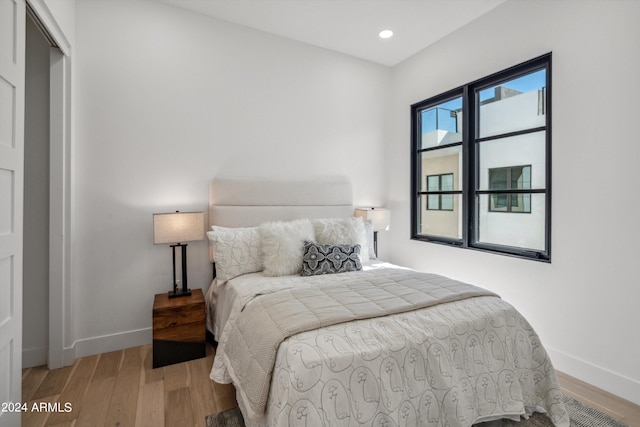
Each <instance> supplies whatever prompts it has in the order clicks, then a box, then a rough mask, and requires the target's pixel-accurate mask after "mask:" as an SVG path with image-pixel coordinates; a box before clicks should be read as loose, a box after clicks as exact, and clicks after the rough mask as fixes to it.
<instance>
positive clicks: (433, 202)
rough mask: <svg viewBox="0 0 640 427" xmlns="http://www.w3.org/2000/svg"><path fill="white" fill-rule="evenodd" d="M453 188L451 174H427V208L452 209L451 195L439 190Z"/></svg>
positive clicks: (435, 209) (433, 209)
mask: <svg viewBox="0 0 640 427" xmlns="http://www.w3.org/2000/svg"><path fill="white" fill-rule="evenodd" d="M451 190H453V174H452V173H446V174H441V175H429V176H428V177H427V193H428V196H427V209H428V210H431V211H452V210H453V195H451V194H442V193H440V191H451Z"/></svg>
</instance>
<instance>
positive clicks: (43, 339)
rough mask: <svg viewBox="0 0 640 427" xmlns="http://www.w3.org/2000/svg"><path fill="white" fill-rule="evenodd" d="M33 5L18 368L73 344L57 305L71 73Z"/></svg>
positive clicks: (63, 290) (61, 295) (65, 227)
mask: <svg viewBox="0 0 640 427" xmlns="http://www.w3.org/2000/svg"><path fill="white" fill-rule="evenodd" d="M34 6H36V9H37V6H38V4H37V3H36V4H33V5H32V4H30V3H29V2H27V4H26V15H27V17H26V30H25V33H26V37H25V122H24V123H25V125H24V128H25V129H24V136H25V137H24V141H25V144H24V165H25V171H24V214H23V222H24V224H23V228H24V232H23V265H24V267H23V272H24V273H23V304H22V306H23V310H22V320H23V322H22V323H23V325H22V326H23V328H22V362H23V368H27V367H32V366H40V365H45V364H46V365H48V367H49V368H50V369H55V368H60V367H62V366H65V365H69V364H71V363H73V360H74V358H75V357H74V354H73V351H70V352H68V353H69V354H68V357H66V358H65V337H66V338H67V339H69V337H70V335H71V334H70V333H69V331H68V329H69V327H70V323H71V313H69V312H68V310H67V311H66V312H65V310H64V307H65V306H66V307H69V300H70V293H69V277H68V275H69V270H70V269H69V251H70V246H69V229H70V218H69V212H70V186H71V182H70V163H71V162H70V160H71V154H70V128H71V120H70V117H71V114H70V112H71V105H70V87H71V77H70V61H69V57H68V56H67V55H65V53H63V51H62V50H61V49H60V48H59V47H58V45H57V44H56V41H55V40H56V39H54V37H53V36H52V35H51V34H50V33H49V31H48V29H47V26H46V25H45V24H43V22H42V21H41V20H40V19H39V15H38V13H36V11H35V10H34V9H33V7H34ZM44 12H45V11H43V10H41V11H40V13H41V14H42V13H44ZM45 15H46V14H45ZM45 21H46V22H51V19H50V16H46V18H45ZM58 37H60V35H58ZM64 41H66V40H64ZM65 46H67V44H65ZM65 51H66V52H68V46H67V49H65ZM70 347H71V346H70Z"/></svg>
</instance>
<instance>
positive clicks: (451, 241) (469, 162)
mask: <svg viewBox="0 0 640 427" xmlns="http://www.w3.org/2000/svg"><path fill="white" fill-rule="evenodd" d="M543 69H544V70H546V73H545V78H546V85H545V87H544V91H543V96H544V103H543V106H544V114H545V124H544V126H539V127H535V128H529V129H524V130H518V131H511V132H504V133H500V134H497V135H490V136H485V137H479V126H480V124H479V119H478V117H479V108H480V104H481V103H480V101H479V99H477V97H476V94H477V93H479V92H480V91H481V90H483V89H487V88H490V87H493V86H496V85H499V84H500V83H503V82H506V81H510V80H514V79H517V78H519V77H522V76H524V75H527V74H531V73H533V72H536V71H540V70H543ZM551 76H552V68H551V53H547V54H544V55H541V56H539V57H537V58H535V59H532V60H530V61H526V62H523V63H521V64H518V65H515V66H513V67H510V68H507V69H505V70H502V71H499V72H497V73H494V74H492V75H489V76H487V77H484V78H482V79H479V80H476V81H474V82H471V83H468V84H465V85H462V86H460V87H458V88H455V89H452V90H449V91H447V92H444V93H442V94H440V95H436V96H434V97H431V98H428V99H425V100H423V101H420V102H418V103H415V104H413V105H411V163H410V165H411V172H410V173H411V177H410V179H411V183H410V191H411V218H410V220H411V223H410V224H411V236H410V238H411V239H412V240H419V241H425V242H431V243H438V244H446V245H452V246H456V247H461V248H466V249H474V250H481V251H487V252H492V253H497V254H502V255H509V256H515V257H520V258H525V259H532V260H537V261H543V262H551V195H552V192H551V188H552V182H551V169H552V168H551V135H552V127H551V116H552V114H551V111H552V110H551V107H552V103H551V93H552V90H551ZM459 97H462V114H463V124H462V141H461V142H459V143H458V142H456V143H452V144H448V145H443V146H438V147H426V148H423V147H421V146H420V144H421V138H422V135H421V126H422V124H421V112H422V111H424V110H428V109H429V108H433V107H435V106H437V105H439V104H442V103H445V102H447V101H450V100H453V99H456V98H459ZM541 131H544V132H545V135H544V137H545V172H544V173H545V185H544V188H531V189H511V190H499V191H496V190H480V189H479V182H480V176H479V174H480V167H479V153H478V151H479V144H480V143H482V142H484V141H491V140H496V139H501V138H509V137H514V136H519V135H524V134H528V133H534V132H541ZM456 146H460V147H461V151H462V165H461V171H460V172H461V176H459V177H458V179H459V182H460V184H461V187H462V189H461V190H460V189H459V190H456V191H448V192H438V193H440V194H445V193H446V194H453V195H461V198H462V206H461V208H460V209H461V211H462V212H461V215H462V230H461V233H460V234H461V238H452V237H446V236H441V235H429V234H423V233H421V232H420V209H421V197H422V196H425V195H426V194H427V193H428V192H426V191H421V188H422V187H421V179H422V170H421V169H422V166H421V163H420V162H421V159H422V153H424V152H426V151H430V150H436V149H442V148H450V147H456ZM431 193H432V194H433V192H431ZM495 193H501V194H502V193H506V194H531V195H532V196H533V195H534V194H543V195H544V197H545V212H544V221H545V230H544V239H545V242H544V249H541V250H536V249H529V248H519V247H512V246H507V245H500V244H493V243H486V242H479V241H478V239H477V237H476V236H477V235H478V230H479V225H478V220H479V209H480V203H479V202H478V200H479V197H480V196H481V195H484V194H487V195H491V194H495ZM489 197H490V196H489Z"/></svg>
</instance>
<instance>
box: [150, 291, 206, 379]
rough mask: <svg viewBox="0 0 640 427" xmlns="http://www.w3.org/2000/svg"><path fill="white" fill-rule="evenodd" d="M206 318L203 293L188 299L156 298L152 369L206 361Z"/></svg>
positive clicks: (194, 293)
mask: <svg viewBox="0 0 640 427" xmlns="http://www.w3.org/2000/svg"><path fill="white" fill-rule="evenodd" d="M205 342H206V314H205V308H204V295H203V294H202V289H193V290H192V294H191V295H190V296H188V297H178V298H171V299H169V296H168V295H167V293H166V292H165V293H163V294H157V295H156V296H155V300H154V301H153V367H154V368H159V367H161V366H166V365H171V364H173V363H179V362H185V361H187V360H192V359H198V358H200V357H205V351H206V350H205Z"/></svg>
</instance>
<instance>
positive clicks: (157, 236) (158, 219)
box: [153, 212, 204, 245]
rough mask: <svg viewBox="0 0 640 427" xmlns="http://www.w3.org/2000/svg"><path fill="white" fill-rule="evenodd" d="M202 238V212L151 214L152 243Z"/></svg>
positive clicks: (178, 241) (179, 241)
mask: <svg viewBox="0 0 640 427" xmlns="http://www.w3.org/2000/svg"><path fill="white" fill-rule="evenodd" d="M194 240H204V216H203V213H202V212H174V213H160V214H153V244H154V245H159V244H163V243H183V242H191V241H194Z"/></svg>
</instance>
